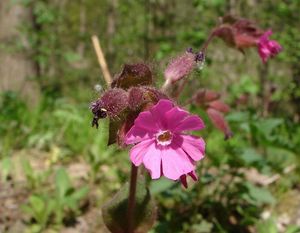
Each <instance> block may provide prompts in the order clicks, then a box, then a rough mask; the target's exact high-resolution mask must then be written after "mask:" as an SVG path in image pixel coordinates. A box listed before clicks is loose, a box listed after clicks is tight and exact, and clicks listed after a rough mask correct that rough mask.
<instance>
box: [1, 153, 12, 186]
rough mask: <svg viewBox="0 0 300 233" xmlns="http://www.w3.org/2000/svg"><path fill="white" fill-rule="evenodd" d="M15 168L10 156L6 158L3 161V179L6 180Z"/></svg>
mask: <svg viewBox="0 0 300 233" xmlns="http://www.w3.org/2000/svg"><path fill="white" fill-rule="evenodd" d="M12 168H13V164H12V162H11V160H10V158H5V159H3V160H2V161H1V173H2V179H3V181H5V180H6V179H7V177H8V175H9V174H10V172H11V170H12Z"/></svg>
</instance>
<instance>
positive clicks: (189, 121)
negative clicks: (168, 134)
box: [174, 115, 205, 132]
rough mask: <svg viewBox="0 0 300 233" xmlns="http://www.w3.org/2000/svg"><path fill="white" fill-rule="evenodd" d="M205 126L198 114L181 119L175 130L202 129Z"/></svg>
mask: <svg viewBox="0 0 300 233" xmlns="http://www.w3.org/2000/svg"><path fill="white" fill-rule="evenodd" d="M204 127H205V125H204V122H203V121H202V119H201V118H200V117H198V116H196V115H191V116H188V117H187V118H185V119H184V120H183V121H181V122H180V123H179V124H178V126H177V127H176V128H175V130H174V131H175V132H181V131H188V130H200V129H203V128H204Z"/></svg>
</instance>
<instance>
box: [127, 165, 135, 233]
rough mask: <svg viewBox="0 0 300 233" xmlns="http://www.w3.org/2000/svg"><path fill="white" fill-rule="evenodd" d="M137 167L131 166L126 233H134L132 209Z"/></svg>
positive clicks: (133, 206)
mask: <svg viewBox="0 0 300 233" xmlns="http://www.w3.org/2000/svg"><path fill="white" fill-rule="evenodd" d="M137 175H138V167H136V166H135V165H134V164H133V163H132V164H131V175H130V184H129V185H130V186H129V197H128V209H127V223H128V229H127V233H134V227H133V226H134V209H135V194H136V183H137Z"/></svg>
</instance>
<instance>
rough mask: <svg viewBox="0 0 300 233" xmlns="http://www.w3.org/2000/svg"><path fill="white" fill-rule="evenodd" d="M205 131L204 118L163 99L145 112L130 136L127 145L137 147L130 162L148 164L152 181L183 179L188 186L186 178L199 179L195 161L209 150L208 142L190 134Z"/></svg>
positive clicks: (134, 148) (131, 152)
mask: <svg viewBox="0 0 300 233" xmlns="http://www.w3.org/2000/svg"><path fill="white" fill-rule="evenodd" d="M203 128H204V123H203V121H202V120H201V118H200V117H198V116H196V115H191V114H189V113H188V112H187V111H185V110H183V109H181V108H179V107H177V106H174V104H173V103H172V102H171V101H170V100H160V101H159V102H158V103H157V104H156V105H155V106H153V107H152V108H151V109H149V110H148V111H144V112H141V113H140V114H139V115H138V117H137V118H136V119H135V121H134V125H133V127H132V128H131V129H130V130H129V132H128V133H127V134H126V139H125V142H126V144H136V145H135V146H134V147H132V148H131V150H130V159H131V161H132V162H133V163H134V164H135V165H136V166H139V165H141V164H144V166H145V167H146V169H148V170H149V171H150V174H151V178H152V179H158V178H160V177H161V176H165V177H167V178H169V179H171V180H179V179H181V181H182V184H183V185H184V186H185V187H187V182H186V175H190V176H191V177H192V178H193V179H194V180H197V176H196V174H195V162H196V161H199V160H201V159H202V158H203V157H204V150H205V142H204V140H203V139H202V138H199V137H196V136H192V135H189V134H188V133H187V132H188V131H191V130H201V129H203Z"/></svg>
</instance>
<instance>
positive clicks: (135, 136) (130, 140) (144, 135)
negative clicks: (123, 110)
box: [125, 126, 153, 145]
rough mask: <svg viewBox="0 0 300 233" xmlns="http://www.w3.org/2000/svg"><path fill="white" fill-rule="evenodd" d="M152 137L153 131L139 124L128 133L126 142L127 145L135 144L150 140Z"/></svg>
mask: <svg viewBox="0 0 300 233" xmlns="http://www.w3.org/2000/svg"><path fill="white" fill-rule="evenodd" d="M152 137H153V133H152V132H148V131H147V130H145V129H141V128H139V127H137V126H133V127H131V129H130V130H129V131H128V132H127V134H126V137H125V143H126V144H127V145H129V144H135V143H138V142H141V141H144V140H148V139H150V138H152Z"/></svg>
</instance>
